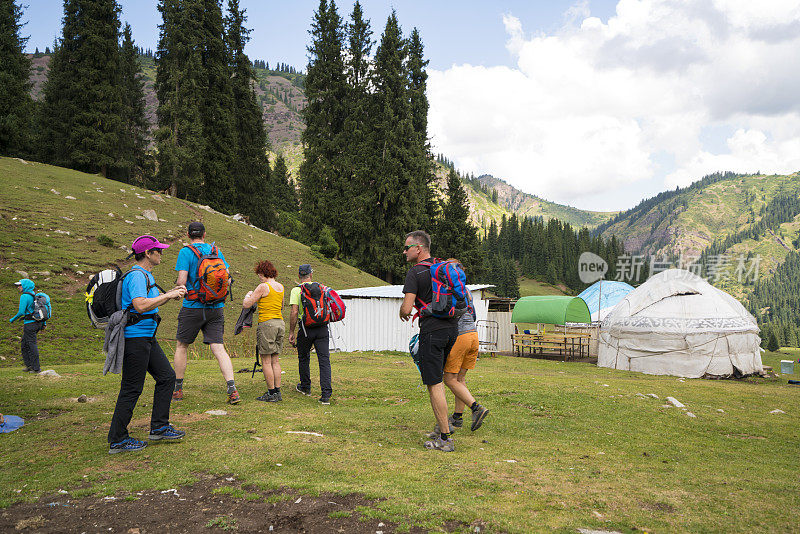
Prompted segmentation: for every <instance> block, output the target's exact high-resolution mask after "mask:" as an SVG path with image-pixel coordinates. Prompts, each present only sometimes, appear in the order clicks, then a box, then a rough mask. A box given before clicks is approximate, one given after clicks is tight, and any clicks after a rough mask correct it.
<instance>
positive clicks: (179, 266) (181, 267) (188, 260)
mask: <svg viewBox="0 0 800 534" xmlns="http://www.w3.org/2000/svg"><path fill="white" fill-rule="evenodd" d="M189 246H192V247H197V250H199V251H200V254H209V253H211V243H193V244H191V245H189ZM189 246H185V247H183V248H182V249H181V251H180V252H178V261H177V262H176V263H175V270H176V271H186V272H187V273H189V274H188V277H187V278H186V290H187V291H188V290H191V289H194V290H197V288H198V287H199V283H198V280H197V267H198V265H199V262H198V261H197V256H195V254H194V252H192V251H191V250H189ZM217 254H219V257H220V259H221V260H222V261H223V263H225V267H226V268H230V267H229V265H228V262H227V261H226V260H225V256H224V255H223V254H222V251H221V250H220V249H219V247H217ZM223 306H225V303H224V302H219V303H217V304H211V305H206V304H203V303H202V302H199V301H197V300H189V299H187V298H184V299H183V307H184V308H222V307H223Z"/></svg>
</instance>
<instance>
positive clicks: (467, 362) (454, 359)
mask: <svg viewBox="0 0 800 534" xmlns="http://www.w3.org/2000/svg"><path fill="white" fill-rule="evenodd" d="M477 361H478V333H477V332H467V333H466V334H461V335H460V336H458V337H457V338H456V342H455V344H454V345H453V348H452V349H450V354H448V355H447V362H445V364H444V372H445V373H458V372H459V371H460V370H461V369H475V362H477Z"/></svg>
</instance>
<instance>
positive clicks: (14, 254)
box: [0, 158, 384, 366]
mask: <svg viewBox="0 0 800 534" xmlns="http://www.w3.org/2000/svg"><path fill="white" fill-rule="evenodd" d="M0 199H2V202H0V302H2V303H3V305H2V308H3V310H4V316H5V317H6V318H10V317H11V316H12V315H14V313H16V310H17V306H18V302H19V295H18V293H17V290H16V288H14V286H13V285H12V284H13V282H15V281H17V280H18V279H19V278H20V277H21V276H22V275H21V274H19V272H18V271H22V272H26V273H28V274H29V277H30V278H31V279H32V280H34V282H35V283H36V285H37V287H38V288H39V289H41V290H43V291H45V292H47V293H48V294H49V295H50V296H51V298H52V299H53V313H54V320H53V321H51V323H50V325H48V328H47V329H46V330H45V331H44V332H43V333H42V334H40V337H39V339H40V351H41V353H42V360H43V366H46V365H47V364H48V363H51V362H53V361H76V360H88V359H94V358H99V357H100V349H101V331H99V330H94V329H92V328H91V326H90V324H89V320H88V318H87V317H86V310H85V305H84V298H83V292H84V290H85V288H86V284H87V282H88V278H89V276H90V275H92V274H94V273H95V272H98V271H100V270H102V269H105V268H108V267H109V266H111V265H113V264H118V265H120V266H121V267H123V269H124V268H125V267H127V266H130V265H132V263H131V262H130V261H128V262H125V261H124V260H125V257H126V256H127V255H128V253H129V251H130V249H129V247H130V243H131V242H132V241H133V239H134V238H135V237H136V236H138V235H141V234H152V235H154V236H156V237H158V238H159V239H160V240H163V241H165V242H167V243H170V244H171V245H172V246H171V247H170V248H169V249H167V250H166V251H165V254H164V261H163V263H162V264H161V265H159V266H158V267H157V268H156V269H155V271H154V274H155V277H156V280H157V281H158V282H159V284H160V285H161V286H162V287H164V288H165V289H169V287H171V285H170V284H171V283H173V282H174V280H175V272H174V267H175V260H176V258H177V254H178V250H179V248H180V246H181V243H182V242H183V241H184V240H185V239H186V236H185V234H186V227H187V225H188V223H189V222H190V221H192V220H201V221H203V223H204V224H205V226H206V229H207V232H208V240H209V241H216V242H217V243H218V244H219V245H220V247H221V249H222V251H223V252H224V254H225V256H226V258H227V260H228V263H229V264H230V265H231V272H232V275H233V277H234V279H235V282H234V286H233V296H234V297H235V302H234V303H229V304H227V306H228V308H229V311H228V313H227V314H226V339H227V340H232V339H233V325H234V324H235V322H236V318H237V317H238V315H239V310H240V309H241V304H240V303H241V299H242V298H243V297H244V294H245V293H246V292H247V291H249V290H250V289H253V288H255V286H256V285H257V284H258V278H257V277H256V275H255V274H254V273H253V266H254V265H255V263H256V262H257V261H259V260H262V259H269V260H270V261H272V262H273V263H274V264H275V266H276V267H277V269H278V272H279V275H278V280H279V281H280V282H282V283H283V284H284V285H286V286H288V287H291V286H292V285H294V284H295V283H296V279H297V266H298V265H300V264H302V263H311V264H312V265H314V269H315V275H316V278H317V279H318V280H320V281H322V282H324V283H326V284H328V285H330V286H332V287H335V288H351V287H361V286H374V285H383V284H384V282H383V281H381V280H379V279H378V278H375V277H373V276H371V275H368V274H366V273H363V272H361V271H359V270H358V269H356V268H354V267H351V266H349V265H346V264H343V263H341V262H337V261H334V260H322V259H321V258H318V257H315V256H314V255H313V254H312V253H311V251H310V250H309V248H308V247H306V246H305V245H301V244H300V243H297V242H295V241H292V240H289V239H285V238H282V237H279V236H277V235H275V234H272V233H269V232H265V231H263V230H259V229H256V228H253V227H251V226H248V225H245V224H243V223H240V222H237V221H235V220H233V219H232V218H231V217H228V216H226V215H223V214H221V213H218V212H214V211H212V210H210V209H208V208H204V207H203V206H199V205H197V204H192V203H189V202H185V201H182V200H179V199H176V198H172V197H169V196H166V195H163V194H156V193H154V192H153V191H147V190H144V189H140V188H137V187H133V186H129V185H127V184H124V183H121V182H115V181H112V180H106V179H104V178H101V177H100V176H97V175H89V174H84V173H80V172H77V171H72V170H68V169H63V168H59V167H52V166H49V165H44V164H40V163H33V162H23V161H22V160H17V159H11V158H0ZM145 210H154V211H155V213H156V215H157V218H158V220H155V221H151V220H147V219H145V216H144V214H143V212H144V211H145ZM100 235H105V236H108V237H110V238H111V239H112V240H113V246H111V247H108V246H102V245H100V244H99V243H98V239H97V238H98V237H99V236H100ZM178 307H179V303H177V302H170V303H168V304H166V305H165V306H164V307H163V308H162V310H161V315H162V316H163V317H164V320H163V322H162V323H161V326H160V329H159V337H160V338H161V339H169V338H170V337H173V336H174V333H175V327H176V317H177V313H178ZM21 332H22V328H21V326H19V325H18V324H16V323H15V324H13V325H10V324H9V323H8V321H0V338H2V339H6V340H8V342H5V343H2V344H1V345H0V356H1V357H2V358H5V359H4V360H0V363H3V364H11V363H15V362H16V361H18V360H19V336H20V335H21ZM239 337H242V336H239ZM237 342H238V341H237ZM234 346H235V344H234ZM165 350H166V347H165ZM197 353H198V354H200V353H202V354H205V353H206V349H203V348H200V349H199V350H198V351H197Z"/></svg>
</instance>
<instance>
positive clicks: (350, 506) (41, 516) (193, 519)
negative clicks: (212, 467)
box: [0, 476, 465, 534]
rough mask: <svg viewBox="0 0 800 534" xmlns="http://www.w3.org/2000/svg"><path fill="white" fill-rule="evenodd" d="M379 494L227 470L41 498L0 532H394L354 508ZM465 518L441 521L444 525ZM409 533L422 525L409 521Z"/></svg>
mask: <svg viewBox="0 0 800 534" xmlns="http://www.w3.org/2000/svg"><path fill="white" fill-rule="evenodd" d="M378 502H379V501H377V500H374V499H367V498H365V497H363V496H361V495H357V494H351V495H334V494H328V493H324V494H321V495H319V496H316V497H314V496H307V495H299V494H297V493H295V492H293V491H290V490H276V491H260V490H256V489H253V488H249V487H243V486H241V484H240V483H239V482H238V481H236V480H234V479H233V478H232V477H212V476H204V477H203V478H202V480H200V481H199V482H197V483H195V484H194V485H192V486H187V487H178V488H174V489H169V490H165V491H158V490H148V491H143V492H138V493H130V494H122V495H115V496H113V497H85V498H81V499H72V498H70V495H69V494H54V495H48V496H45V497H42V498H41V499H40V500H39V501H38V502H35V503H18V504H14V505H11V506H9V507H8V508H6V509H5V510H2V511H0V531H2V532H13V531H15V530H19V529H20V528H22V529H24V530H23V532H87V533H88V532H138V533H139V534H146V533H150V532H171V533H183V532H192V533H194V532H208V533H219V532H236V533H246V532H270V531H273V532H347V533H370V534H374V533H375V532H376V531H383V532H385V533H388V532H395V531H396V529H397V527H398V525H397V524H394V523H390V522H388V521H381V520H380V519H373V518H366V517H363V516H362V514H361V513H360V512H359V511H358V509H359V507H367V508H373V507H374V506H375V505H376V504H377V503H378ZM464 526H465V525H463V524H458V525H456V524H452V525H443V527H446V528H447V530H457V529H463V528H464ZM408 532H411V533H422V532H425V531H424V530H422V529H420V528H411V529H410V530H408Z"/></svg>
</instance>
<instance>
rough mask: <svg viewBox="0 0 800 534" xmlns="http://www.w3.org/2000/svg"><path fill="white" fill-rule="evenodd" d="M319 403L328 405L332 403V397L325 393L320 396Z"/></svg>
mask: <svg viewBox="0 0 800 534" xmlns="http://www.w3.org/2000/svg"><path fill="white" fill-rule="evenodd" d="M319 403H320V404H325V405H328V404H330V403H331V398H330V397H326V396H325V395H323V396H322V397H320V398H319Z"/></svg>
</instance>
